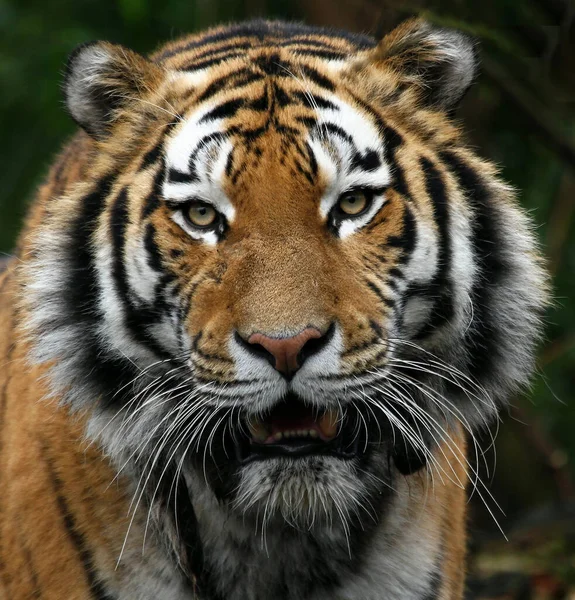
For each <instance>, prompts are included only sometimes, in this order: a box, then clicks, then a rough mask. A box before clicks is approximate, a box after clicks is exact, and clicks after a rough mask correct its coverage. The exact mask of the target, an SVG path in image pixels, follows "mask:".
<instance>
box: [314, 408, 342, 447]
mask: <svg viewBox="0 0 575 600" xmlns="http://www.w3.org/2000/svg"><path fill="white" fill-rule="evenodd" d="M337 417H338V413H337V411H335V410H328V411H326V412H325V413H324V414H323V415H322V416H321V418H320V420H319V422H318V426H319V429H320V431H321V433H322V434H323V436H324V437H325V438H327V439H328V440H331V439H333V438H334V437H335V436H336V434H337Z"/></svg>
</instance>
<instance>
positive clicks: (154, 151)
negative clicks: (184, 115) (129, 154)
mask: <svg viewBox="0 0 575 600" xmlns="http://www.w3.org/2000/svg"><path fill="white" fill-rule="evenodd" d="M180 121H181V118H180V117H178V118H177V119H176V120H175V121H173V122H171V123H168V124H167V125H166V126H165V127H164V130H163V131H162V134H161V135H160V139H159V140H158V142H157V143H156V144H155V146H154V147H153V148H151V149H150V150H148V152H146V154H144V157H143V158H142V162H141V163H140V166H139V167H138V171H143V170H144V169H146V168H148V167H149V166H151V165H153V164H154V163H156V162H158V160H159V159H160V158H161V157H162V155H163V146H164V141H165V138H166V136H167V135H169V134H170V132H171V131H172V129H173V128H174V127H175V126H176V125H178V124H179V123H180Z"/></svg>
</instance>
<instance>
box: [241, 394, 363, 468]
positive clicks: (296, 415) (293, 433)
mask: <svg viewBox="0 0 575 600" xmlns="http://www.w3.org/2000/svg"><path fill="white" fill-rule="evenodd" d="M245 429H246V431H247V435H245V436H242V439H239V440H236V455H237V457H238V460H239V461H240V462H241V463H246V462H251V461H253V460H263V459H266V458H272V457H278V456H288V457H300V456H310V455H330V456H336V457H338V458H348V459H349V458H353V457H355V456H357V455H358V453H359V448H360V447H361V444H360V436H359V435H358V430H357V427H356V426H355V422H354V420H353V419H351V418H350V416H349V415H348V414H346V413H343V412H342V411H340V410H338V409H336V410H334V409H329V410H320V409H318V408H316V407H312V406H310V405H308V404H305V403H304V402H303V401H302V400H301V399H299V398H298V397H297V396H294V395H293V394H289V395H288V396H287V397H286V398H285V399H284V400H283V401H282V402H281V403H280V404H278V405H277V406H275V407H274V408H273V409H272V410H271V411H270V412H269V413H267V414H266V415H264V416H263V417H262V418H259V419H250V420H249V421H248V422H247V426H246V428H245Z"/></svg>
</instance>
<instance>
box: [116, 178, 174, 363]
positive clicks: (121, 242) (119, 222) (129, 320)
mask: <svg viewBox="0 0 575 600" xmlns="http://www.w3.org/2000/svg"><path fill="white" fill-rule="evenodd" d="M129 222H130V220H129V214H128V192H127V190H126V188H124V189H122V191H121V192H120V193H119V194H118V197H117V198H116V200H115V201H114V205H113V207H112V210H111V212H110V231H111V233H112V252H113V257H112V273H111V274H112V279H113V280H114V283H115V286H116V291H117V293H118V299H119V302H120V303H121V304H122V307H123V309H124V314H125V324H126V327H127V328H128V330H129V331H130V334H131V335H132V337H133V338H134V339H135V340H136V341H137V342H139V343H140V344H142V345H144V346H146V347H147V348H148V349H149V350H151V351H152V352H154V353H155V354H156V355H157V356H158V357H160V358H163V359H168V358H170V357H169V355H168V354H167V353H166V352H165V350H164V349H163V348H162V347H161V346H159V345H158V343H157V342H156V340H155V339H154V337H153V336H152V335H150V334H149V333H148V331H147V327H148V326H149V325H151V324H152V323H154V322H156V320H157V315H156V314H154V312H153V311H152V310H146V309H136V308H135V307H134V304H133V302H132V299H131V297H130V287H129V283H128V274H127V271H126V264H125V258H124V251H125V242H126V240H125V237H126V230H127V227H128V224H129ZM148 226H149V227H151V224H149V225H148ZM149 243H152V244H153V241H151V242H150V241H149Z"/></svg>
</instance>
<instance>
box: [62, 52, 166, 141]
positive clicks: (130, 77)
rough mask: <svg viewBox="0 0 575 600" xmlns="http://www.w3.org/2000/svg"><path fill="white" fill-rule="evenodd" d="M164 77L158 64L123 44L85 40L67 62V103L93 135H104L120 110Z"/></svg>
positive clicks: (103, 136) (65, 82)
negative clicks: (87, 41) (88, 41)
mask: <svg viewBox="0 0 575 600" xmlns="http://www.w3.org/2000/svg"><path fill="white" fill-rule="evenodd" d="M163 77H164V71H163V70H162V69H161V68H160V67H159V66H158V65H156V64H154V63H153V62H151V61H149V60H148V59H147V58H144V57H143V56H141V55H140V54H137V53H136V52H133V51H132V50H128V49H127V48H124V47H123V46H120V45H117V44H111V43H109V42H90V43H87V44H83V45H81V46H79V47H78V48H76V50H74V51H73V52H72V54H71V55H70V57H69V59H68V64H67V66H66V74H65V78H64V86H63V87H64V96H65V100H66V106H67V108H68V111H69V112H70V114H71V115H72V118H73V119H74V120H75V121H76V123H78V125H80V127H82V128H83V129H84V130H85V131H86V132H87V133H88V134H89V135H90V136H92V137H93V138H96V139H103V138H105V137H106V136H107V135H108V133H109V131H110V126H111V124H112V123H113V122H114V120H115V119H116V118H117V117H118V115H119V114H120V112H121V111H122V110H125V109H126V108H127V107H128V106H129V105H130V104H132V103H134V102H135V101H137V100H138V99H140V98H141V97H142V96H143V95H144V94H146V93H149V92H150V91H152V90H153V89H156V88H157V87H158V86H159V84H160V82H161V81H162V79H163Z"/></svg>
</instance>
